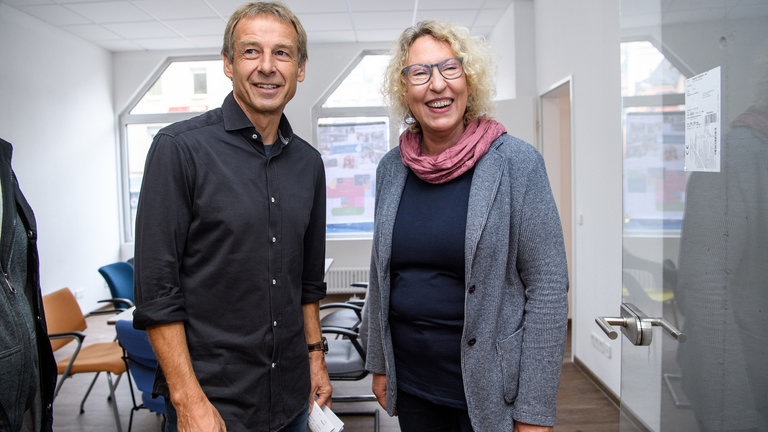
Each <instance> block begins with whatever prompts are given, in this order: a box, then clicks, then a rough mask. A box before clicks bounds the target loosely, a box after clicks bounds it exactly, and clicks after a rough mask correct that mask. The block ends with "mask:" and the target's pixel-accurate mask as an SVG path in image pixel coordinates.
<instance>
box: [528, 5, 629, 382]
mask: <svg viewBox="0 0 768 432" xmlns="http://www.w3.org/2000/svg"><path fill="white" fill-rule="evenodd" d="M534 17H535V26H534V29H535V30H534V31H535V41H534V46H535V52H536V61H535V64H536V86H537V91H536V94H538V95H541V94H543V93H545V92H546V91H547V90H549V89H551V88H552V87H553V86H554V85H555V84H557V83H560V82H561V81H562V80H563V79H564V78H566V77H569V76H570V77H572V86H573V87H572V92H573V98H572V104H573V110H572V114H573V123H572V134H573V153H572V157H573V176H574V182H573V187H574V195H573V211H574V216H575V219H576V221H574V224H573V226H574V239H573V241H574V248H575V254H574V262H573V270H572V273H573V274H572V277H573V279H572V280H573V281H574V282H573V286H572V287H571V290H572V295H573V305H572V310H571V315H572V325H573V341H572V344H573V345H572V349H573V355H574V357H576V358H577V359H578V360H580V361H581V362H582V363H583V364H584V365H585V366H586V367H587V368H589V369H590V371H591V372H592V373H594V374H595V375H596V376H597V377H598V378H599V379H600V380H601V381H602V382H603V384H605V385H606V386H607V387H608V388H609V389H610V390H611V391H612V392H614V393H615V394H617V395H618V394H619V391H620V373H621V362H620V354H621V338H619V339H617V340H616V341H610V340H609V339H608V338H607V337H605V335H604V334H603V333H602V332H601V331H600V330H599V328H598V327H597V326H596V324H595V321H594V320H595V317H597V316H600V315H609V316H615V315H616V314H617V313H618V311H619V305H620V304H621V233H622V227H621V202H622V198H621V184H622V145H621V130H620V125H621V118H620V108H621V99H620V88H621V86H620V68H619V65H620V63H619V2H616V1H613V0H581V1H578V2H574V1H572V0H539V1H535V2H534ZM578 221H581V222H580V223H576V222H578ZM593 333H594V334H596V335H597V336H598V337H600V338H602V339H604V340H605V341H606V342H608V343H610V344H611V350H612V358H610V359H609V358H606V357H605V356H604V355H603V354H601V353H599V352H598V351H597V350H596V349H595V348H594V347H592V345H591V343H590V337H591V335H592V334H593Z"/></svg>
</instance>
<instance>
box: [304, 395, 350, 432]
mask: <svg viewBox="0 0 768 432" xmlns="http://www.w3.org/2000/svg"><path fill="white" fill-rule="evenodd" d="M309 430H310V431H312V432H341V431H343V430H344V422H342V421H341V420H339V418H338V417H337V416H336V414H334V413H333V411H331V409H330V408H328V407H327V406H325V405H323V406H322V407H321V406H319V405H318V404H317V402H315V406H314V407H313V408H312V412H311V413H309Z"/></svg>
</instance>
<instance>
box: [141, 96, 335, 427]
mask: <svg viewBox="0 0 768 432" xmlns="http://www.w3.org/2000/svg"><path fill="white" fill-rule="evenodd" d="M267 144H270V143H267ZM324 258H325V172H324V169H323V164H322V160H321V158H320V154H319V152H318V151H317V150H316V149H315V148H313V147H312V146H310V145H309V144H308V143H307V142H306V141H304V140H302V139H301V138H299V137H298V136H295V135H293V132H292V130H291V127H290V124H289V123H288V120H287V119H286V118H285V117H283V118H282V119H281V122H280V127H279V138H278V140H277V142H276V143H274V145H273V147H272V150H271V152H270V153H269V155H268V156H267V154H266V153H265V152H264V147H263V143H262V142H261V139H260V136H259V134H258V132H257V131H256V129H255V128H254V127H253V125H252V124H251V122H250V121H249V120H248V118H247V117H246V115H245V113H244V112H243V111H242V110H241V109H240V107H239V106H238V105H237V103H236V101H235V100H234V98H233V96H232V94H230V95H229V96H227V98H226V99H225V100H224V103H223V105H222V107H221V108H218V109H215V110H212V111H209V112H207V113H205V114H202V115H200V116H198V117H195V118H193V119H190V120H187V121H182V122H179V123H175V124H172V125H170V126H168V127H166V128H164V129H162V130H161V131H160V132H158V134H157V135H156V136H155V139H154V142H153V143H152V147H151V148H150V150H149V153H148V155H147V162H146V167H145V171H144V180H143V184H142V189H141V194H140V197H139V206H138V213H137V216H136V251H135V261H134V263H135V266H136V277H135V290H136V302H137V309H136V312H135V315H134V325H135V326H136V327H137V328H146V327H148V326H152V325H155V324H162V323H169V322H177V321H183V322H184V323H185V329H186V336H187V343H188V346H189V351H190V354H191V357H192V364H193V367H194V370H195V374H196V376H197V378H198V380H199V382H200V384H201V385H202V388H203V390H204V391H205V393H206V395H207V396H208V398H209V400H210V401H211V402H212V403H213V404H214V406H216V408H217V409H218V410H219V412H220V413H221V415H222V417H223V418H224V421H225V422H226V424H227V429H228V430H231V431H275V430H278V429H280V427H282V426H283V425H285V423H286V422H287V421H289V420H291V419H292V418H293V417H294V416H295V415H297V414H298V413H299V412H300V410H301V409H304V407H305V404H306V402H307V399H308V397H309V392H310V380H309V363H308V356H307V345H306V340H305V337H304V320H303V314H302V308H301V305H302V304H305V303H311V302H316V301H318V300H320V299H322V298H323V297H324V296H325V283H324V282H323V278H324V274H323V270H324ZM156 388H157V389H158V390H161V392H162V393H166V392H165V391H162V390H163V389H164V382H163V378H162V376H161V377H159V379H158V382H157V383H156ZM166 396H167V393H166Z"/></svg>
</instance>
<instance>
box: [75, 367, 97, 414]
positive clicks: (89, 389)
mask: <svg viewBox="0 0 768 432" xmlns="http://www.w3.org/2000/svg"><path fill="white" fill-rule="evenodd" d="M99 375H101V372H96V376H94V377H93V380H91V385H89V386H88V390H87V391H86V392H85V396H83V400H82V401H80V414H82V413H84V412H85V400H86V399H88V395H90V394H91V390H92V389H93V385H94V384H96V380H97V379H98V378H99Z"/></svg>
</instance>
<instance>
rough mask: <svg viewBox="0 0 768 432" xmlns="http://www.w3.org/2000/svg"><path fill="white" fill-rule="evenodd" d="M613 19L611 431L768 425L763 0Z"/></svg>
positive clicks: (703, 1) (672, 2)
mask: <svg viewBox="0 0 768 432" xmlns="http://www.w3.org/2000/svg"><path fill="white" fill-rule="evenodd" d="M621 30H622V39H623V42H622V56H621V58H622V98H623V116H622V120H623V131H624V137H623V139H624V205H623V206H624V214H623V218H624V238H623V250H624V255H623V266H622V267H623V274H624V283H623V287H622V289H623V304H622V305H618V306H619V307H617V310H619V311H620V313H617V314H616V316H610V317H601V318H599V319H598V321H599V324H600V325H601V327H602V328H603V330H604V331H606V333H609V334H611V335H614V336H618V337H621V338H622V380H621V427H620V430H621V431H636V430H649V431H669V432H672V431H768V1H765V0H742V1H737V0H665V1H661V0H623V1H622V12H621ZM714 102H717V103H716V104H715V103H714Z"/></svg>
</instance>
